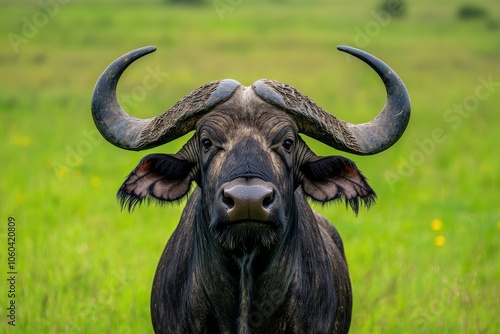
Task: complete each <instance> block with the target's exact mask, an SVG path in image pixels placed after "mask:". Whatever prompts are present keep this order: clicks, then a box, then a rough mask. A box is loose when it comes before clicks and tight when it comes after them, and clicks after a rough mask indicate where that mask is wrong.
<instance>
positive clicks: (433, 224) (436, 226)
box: [431, 219, 443, 231]
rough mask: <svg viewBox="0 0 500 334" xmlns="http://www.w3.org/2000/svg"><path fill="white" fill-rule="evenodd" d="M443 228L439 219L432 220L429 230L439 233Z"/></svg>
mask: <svg viewBox="0 0 500 334" xmlns="http://www.w3.org/2000/svg"><path fill="white" fill-rule="evenodd" d="M442 228H443V221H442V220H441V219H434V220H433V221H432V222H431V229H432V230H433V231H439V230H441V229H442Z"/></svg>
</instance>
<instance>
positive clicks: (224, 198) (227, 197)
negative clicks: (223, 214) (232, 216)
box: [222, 192, 234, 210]
mask: <svg viewBox="0 0 500 334" xmlns="http://www.w3.org/2000/svg"><path fill="white" fill-rule="evenodd" d="M222 203H224V204H225V205H226V208H227V209H228V210H230V209H232V208H233V207H234V200H233V198H232V197H231V196H230V195H229V194H227V193H226V192H224V194H223V195H222Z"/></svg>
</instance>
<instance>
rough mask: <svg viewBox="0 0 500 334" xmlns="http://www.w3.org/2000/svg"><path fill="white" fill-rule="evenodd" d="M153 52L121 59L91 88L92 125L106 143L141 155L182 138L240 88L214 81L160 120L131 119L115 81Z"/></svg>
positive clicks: (143, 51) (229, 82)
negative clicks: (117, 93)
mask: <svg viewBox="0 0 500 334" xmlns="http://www.w3.org/2000/svg"><path fill="white" fill-rule="evenodd" d="M155 50H156V47H154V46H148V47H144V48H140V49H137V50H134V51H131V52H129V53H127V54H125V55H123V56H121V57H120V58H118V59H117V60H115V61H114V62H113V63H112V64H111V65H109V66H108V68H106V69H105V70H104V72H103V73H102V74H101V76H100V77H99V79H98V80H97V83H96V86H95V88H94V93H93V96H92V116H93V118H94V122H95V125H96V126H97V128H98V129H99V132H100V133H101V134H102V136H103V137H104V138H106V140H108V141H109V142H110V143H111V144H113V145H115V146H118V147H121V148H123V149H127V150H136V151H140V150H144V149H148V148H152V147H155V146H159V145H162V144H165V143H168V142H170V141H172V140H174V139H176V138H179V137H181V136H183V135H185V134H186V133H188V132H189V131H191V130H193V129H194V127H195V125H196V121H197V120H198V119H199V118H200V117H201V116H202V115H203V114H204V113H205V112H207V111H209V110H210V109H212V108H213V107H215V106H216V105H218V104H220V103H222V102H224V101H226V100H227V99H229V98H230V97H231V96H232V95H233V93H234V92H235V91H236V89H237V88H238V87H239V86H241V85H240V83H239V82H237V81H234V80H221V81H214V82H211V83H209V84H206V85H204V86H202V87H200V88H198V89H197V90H195V91H193V92H192V93H190V94H189V95H187V96H186V97H184V98H183V99H182V100H180V101H179V102H177V103H176V104H175V105H174V106H172V107H171V108H170V109H169V110H167V111H165V112H164V113H163V114H161V115H159V116H156V117H153V118H149V119H139V118H135V117H132V116H130V115H128V114H127V113H126V112H125V111H124V110H123V109H122V107H121V106H120V104H119V103H118V99H117V97H116V86H117V84H118V80H119V79H120V77H121V75H122V74H123V72H124V71H125V69H126V68H127V67H128V66H129V65H130V64H132V63H133V62H134V61H136V60H137V59H139V58H141V57H143V56H145V55H147V54H149V53H151V52H154V51H155Z"/></svg>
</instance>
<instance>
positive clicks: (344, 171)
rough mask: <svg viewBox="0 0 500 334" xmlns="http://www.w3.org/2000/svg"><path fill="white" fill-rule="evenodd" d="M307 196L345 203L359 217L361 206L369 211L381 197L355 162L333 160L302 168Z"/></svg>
mask: <svg viewBox="0 0 500 334" xmlns="http://www.w3.org/2000/svg"><path fill="white" fill-rule="evenodd" d="M302 173H303V175H304V179H303V181H302V187H303V189H304V192H305V193H306V194H307V195H308V196H310V197H311V198H312V199H314V200H315V201H318V202H321V203H326V202H328V201H333V200H344V201H345V204H346V207H347V206H350V207H351V209H352V210H353V211H354V212H355V213H356V214H358V211H359V207H360V203H361V204H362V205H365V206H366V207H367V208H369V207H370V206H371V205H372V204H374V203H375V199H376V198H377V195H376V194H375V192H374V191H373V189H372V188H371V187H370V185H369V184H368V182H367V181H366V178H365V177H364V175H363V174H362V173H361V172H360V171H359V170H358V168H357V167H356V164H355V163H354V162H352V161H351V160H349V159H347V158H344V157H340V156H330V157H324V158H315V159H314V160H312V161H311V160H310V161H308V162H306V163H305V164H304V165H303V166H302Z"/></svg>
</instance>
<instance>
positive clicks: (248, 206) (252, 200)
mask: <svg viewBox="0 0 500 334" xmlns="http://www.w3.org/2000/svg"><path fill="white" fill-rule="evenodd" d="M220 200H221V201H222V207H223V208H224V210H225V211H226V212H227V214H228V217H229V220H230V221H238V220H260V221H267V220H269V217H270V215H271V212H272V210H273V207H274V203H275V192H274V189H273V188H272V187H271V186H270V185H268V184H266V183H264V184H252V185H246V184H231V183H230V184H228V185H226V186H225V187H224V188H223V190H222V196H221V198H220Z"/></svg>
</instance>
